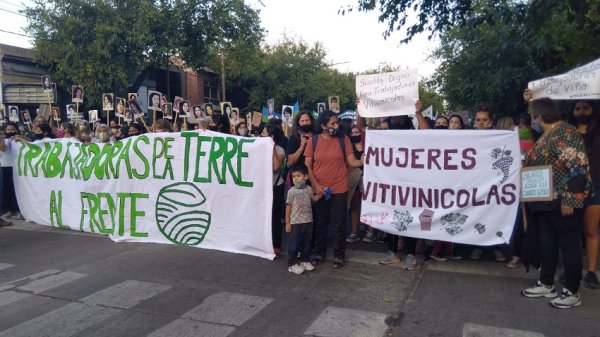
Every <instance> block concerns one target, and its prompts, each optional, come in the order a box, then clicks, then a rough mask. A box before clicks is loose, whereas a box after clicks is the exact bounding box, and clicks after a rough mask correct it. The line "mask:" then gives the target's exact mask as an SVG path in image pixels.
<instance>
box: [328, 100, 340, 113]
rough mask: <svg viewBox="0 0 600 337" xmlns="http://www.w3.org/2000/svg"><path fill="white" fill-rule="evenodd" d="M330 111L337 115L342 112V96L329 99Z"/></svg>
mask: <svg viewBox="0 0 600 337" xmlns="http://www.w3.org/2000/svg"><path fill="white" fill-rule="evenodd" d="M329 110H331V111H333V112H335V113H338V112H340V96H330V97H329Z"/></svg>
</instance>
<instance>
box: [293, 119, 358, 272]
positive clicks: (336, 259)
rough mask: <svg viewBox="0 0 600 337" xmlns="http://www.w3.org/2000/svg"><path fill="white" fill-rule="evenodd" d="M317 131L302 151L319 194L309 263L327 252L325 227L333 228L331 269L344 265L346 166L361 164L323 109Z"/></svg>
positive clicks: (346, 139)
mask: <svg viewBox="0 0 600 337" xmlns="http://www.w3.org/2000/svg"><path fill="white" fill-rule="evenodd" d="M319 127H320V129H321V130H320V131H321V132H320V133H319V134H316V135H313V136H312V137H311V139H310V140H309V141H308V144H307V145H306V149H305V150H304V156H305V163H306V166H307V167H308V171H309V177H310V182H311V184H312V187H313V191H314V193H315V194H316V195H317V196H318V197H321V198H320V199H319V201H317V203H316V205H315V212H316V216H315V218H316V223H315V247H314V251H313V256H312V259H311V260H312V262H313V264H320V263H322V262H323V259H324V256H325V253H326V251H327V246H326V241H327V228H328V226H329V224H331V225H332V226H333V231H334V252H333V268H336V269H339V268H342V267H343V266H344V263H345V259H346V222H345V219H346V205H347V198H348V169H347V166H346V165H348V166H350V167H361V166H362V161H361V160H357V159H356V158H355V157H354V153H353V152H352V144H351V143H350V139H349V138H348V137H347V136H345V135H342V136H341V137H340V135H339V134H338V128H339V121H338V118H337V115H336V114H335V112H333V111H331V110H325V111H324V112H323V113H322V114H321V116H319Z"/></svg>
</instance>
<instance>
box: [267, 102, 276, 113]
mask: <svg viewBox="0 0 600 337" xmlns="http://www.w3.org/2000/svg"><path fill="white" fill-rule="evenodd" d="M267 111H268V114H269V115H268V116H269V118H272V117H273V115H274V114H275V99H274V98H271V99H270V100H268V101H267Z"/></svg>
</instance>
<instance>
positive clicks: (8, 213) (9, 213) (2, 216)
mask: <svg viewBox="0 0 600 337" xmlns="http://www.w3.org/2000/svg"><path fill="white" fill-rule="evenodd" d="M12 215H13V214H12V212H11V211H7V212H5V213H3V214H2V215H0V218H2V219H8V217H10V216H12Z"/></svg>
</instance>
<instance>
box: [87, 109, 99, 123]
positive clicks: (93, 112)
mask: <svg viewBox="0 0 600 337" xmlns="http://www.w3.org/2000/svg"><path fill="white" fill-rule="evenodd" d="M88 115H89V118H90V123H95V122H97V121H98V120H99V119H98V110H90V111H88Z"/></svg>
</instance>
